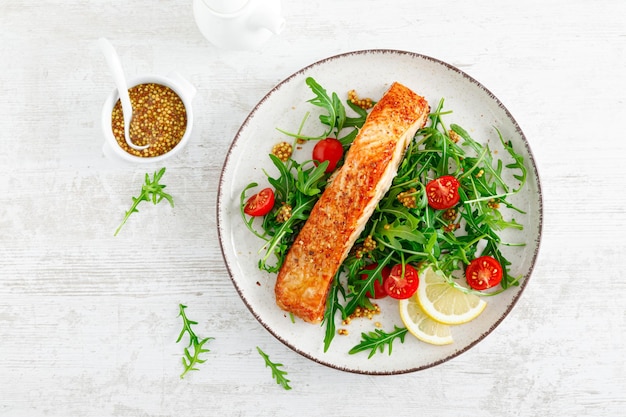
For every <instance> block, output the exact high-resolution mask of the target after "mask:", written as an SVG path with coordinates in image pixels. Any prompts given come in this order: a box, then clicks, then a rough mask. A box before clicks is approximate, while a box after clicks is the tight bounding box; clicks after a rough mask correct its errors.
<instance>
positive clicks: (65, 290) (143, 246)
mask: <svg viewBox="0 0 626 417" xmlns="http://www.w3.org/2000/svg"><path fill="white" fill-rule="evenodd" d="M283 11H284V16H285V18H286V20H287V27H286V29H285V30H284V32H283V33H282V34H281V35H280V36H278V37H275V38H273V39H271V40H270V41H269V42H268V43H266V44H265V45H264V46H263V47H262V48H261V49H260V50H257V51H252V52H232V51H224V50H219V49H217V48H215V47H213V46H212V45H211V44H210V43H208V42H207V41H206V40H205V39H204V38H203V37H202V35H201V34H200V32H199V31H198V29H197V28H196V26H195V23H194V20H193V15H192V7H191V0H187V1H176V0H173V1H167V2H165V1H161V2H155V1H147V0H136V1H132V2H128V1H119V0H114V1H108V2H105V1H95V2H94V1H84V0H81V1H74V2H59V1H51V0H46V1H40V2H21V1H17V0H5V1H3V2H1V3H0V27H1V29H0V30H1V32H0V36H1V38H0V89H1V91H2V100H0V115H1V116H0V174H1V175H0V195H1V203H0V415H2V416H39V415H45V416H68V415H75V416H166V415H167V416H169V415H192V414H193V415H210V416H227V415H256V416H260V415H263V416H279V415H280V416H282V415H285V416H286V415H302V416H314V415H345V416H361V415H364V414H366V413H367V414H370V415H414V414H415V413H419V414H420V415H439V416H477V415H484V416H504V415H512V416H544V415H546V416H557V415H558V416H577V415H580V416H583V415H584V416H618V415H625V413H626V412H625V411H624V410H625V409H626V365H625V354H626V348H625V346H624V342H625V340H624V334H625V333H626V302H625V301H624V300H625V296H626V278H625V274H624V270H625V269H626V256H625V253H626V240H625V239H624V235H625V233H626V209H625V204H626V195H625V194H624V155H625V154H626V140H625V134H624V129H623V121H624V120H625V118H626V102H625V100H624V97H625V94H626V24H625V23H626V20H625V16H626V3H624V2H622V1H619V0H598V1H584V0H567V1H565V0H554V1H549V2H546V1H544V0H529V1H523V2H520V1H517V2H512V1H503V2H502V1H501V2H498V1H488V0H477V1H471V2H468V1H458V0H450V1H443V2H415V1H411V0H393V1H386V2H363V1H358V0H344V1H331V0H311V1H308V2H306V3H305V2H283ZM101 36H106V37H107V38H109V39H110V40H111V41H112V42H113V43H114V45H115V46H116V48H117V49H118V52H119V54H120V56H121V58H122V60H123V61H124V65H125V69H126V73H127V74H128V75H139V74H144V73H156V74H166V73H168V72H170V71H173V70H176V71H179V72H180V73H181V74H183V75H184V76H186V77H187V78H188V79H189V80H190V81H191V82H192V83H193V84H194V85H195V86H196V87H197V88H198V97H197V100H196V107H195V112H196V124H195V127H194V129H195V132H194V138H193V139H192V141H191V143H190V144H189V146H188V147H187V148H186V149H185V151H184V152H183V153H182V154H181V156H180V157H178V158H176V159H175V160H172V161H171V162H170V161H168V162H167V164H166V166H167V168H168V171H167V173H166V177H165V181H164V182H165V183H166V184H167V186H168V189H167V190H168V191H170V192H171V193H172V194H173V195H174V196H175V202H176V206H175V207H174V208H171V207H169V206H168V205H166V204H159V205H158V206H152V205H147V204H146V205H144V206H143V207H140V212H139V213H138V214H135V215H133V216H132V217H131V220H130V221H129V222H128V223H127V225H126V226H125V227H124V229H122V233H120V235H118V236H117V237H113V231H114V230H115V228H116V227H117V225H118V223H119V221H120V220H121V216H122V215H123V213H124V211H125V210H127V209H128V207H129V204H130V202H131V200H130V197H131V196H132V195H135V194H136V192H137V191H138V190H139V187H140V186H141V183H142V181H143V175H144V173H146V172H151V171H152V170H154V169H156V168H159V167H154V166H149V167H142V166H135V165H119V164H114V163H112V162H111V161H110V160H109V159H106V158H105V157H104V156H103V155H102V152H101V147H102V140H103V139H102V134H101V131H100V128H99V122H98V119H99V116H100V110H101V106H102V104H103V102H104V100H105V98H106V96H107V94H109V92H110V91H111V89H112V88H113V86H112V79H111V77H110V73H109V71H108V69H107V68H106V66H105V63H104V60H103V58H102V55H101V53H100V51H99V50H98V48H97V46H96V42H95V41H96V39H97V38H98V37H101ZM373 48H391V49H401V50H407V51H413V52H418V53H422V54H425V55H429V56H432V57H435V58H438V59H441V60H443V61H446V62H448V63H450V64H452V65H455V66H457V67H459V68H460V69H462V70H464V71H465V72H467V73H468V74H470V75H471V76H472V77H474V78H476V79H477V80H478V81H480V82H482V83H483V84H484V85H485V86H487V88H489V89H490V90H491V91H492V92H493V93H494V94H495V95H496V96H497V97H498V98H499V99H500V100H501V101H502V102H503V103H504V104H505V105H506V106H507V107H508V109H509V110H510V111H511V112H512V114H513V115H514V116H515V118H516V120H517V121H518V122H519V124H520V125H521V127H522V129H523V130H524V132H525V134H526V136H527V138H528V140H529V142H530V144H531V146H532V149H533V152H534V155H535V158H536V161H537V163H538V166H539V171H540V177H541V180H542V187H543V196H544V234H543V240H542V247H541V252H540V256H539V260H538V263H537V265H536V267H535V271H534V274H533V277H532V279H531V281H530V284H529V285H528V287H527V289H526V291H525V293H524V295H523V296H522V298H521V300H520V301H519V303H518V304H517V306H516V307H515V309H514V310H513V311H512V313H511V314H510V315H509V316H508V317H507V318H506V320H504V322H503V323H502V324H501V325H500V326H499V327H498V328H497V329H496V331H495V332H493V333H492V334H491V335H489V336H488V337H487V338H486V339H485V340H484V341H482V342H481V343H480V344H478V345H477V346H476V347H474V348H472V349H471V350H469V351H468V352H466V353H464V354H462V355H461V356H459V357H457V358H455V359H453V360H451V361H448V362H446V363H444V364H442V365H439V366H436V367H434V368H430V369H427V370H425V371H421V372H417V373H410V374H405V375H398V376H385V377H374V376H365V375H357V374H350V373H345V372H341V371H337V370H334V369H331V368H327V367H324V366H322V365H319V364H317V363H314V362H311V361H309V360H307V359H305V358H304V357H301V356H300V355H299V354H297V353H295V352H293V351H291V350H290V349H289V348H287V347H285V346H284V345H283V344H281V343H280V342H278V341H277V340H276V339H274V338H273V336H271V335H270V334H269V333H268V332H267V331H266V330H265V329H264V328H263V327H262V326H261V325H260V324H259V323H258V322H257V321H256V320H255V319H254V317H253V316H252V315H251V314H250V312H249V311H248V309H247V308H246V307H245V305H244V303H243V302H242V301H241V300H240V298H239V297H238V295H237V292H236V291H235V289H234V287H233V285H232V283H231V281H230V279H229V277H228V275H227V272H226V268H225V267H224V265H223V261H222V256H221V253H220V249H219V244H218V241H217V231H216V220H215V219H216V214H215V205H216V197H217V182H218V178H219V175H220V169H221V166H222V163H223V161H224V158H225V156H226V151H227V148H228V146H229V144H230V141H231V140H232V138H233V136H234V135H235V133H236V131H237V129H238V127H239V126H240V124H241V123H242V121H243V120H244V119H245V117H246V115H247V114H248V112H249V111H250V110H251V109H252V108H253V107H254V105H255V104H256V103H257V102H258V101H259V100H260V99H261V98H262V97H263V95H264V94H265V93H266V92H267V91H268V90H269V89H270V88H271V87H273V86H274V85H275V84H277V83H278V82H280V81H281V80H282V79H284V78H285V77H287V76H289V75H290V74H292V73H293V72H294V71H297V70H298V69H300V68H302V67H304V66H306V65H308V64H310V63H312V62H315V61H317V60H319V59H322V58H325V57H327V56H330V55H334V54H337V53H341V52H347V51H351V50H358V49H373ZM179 303H183V304H185V305H187V306H188V309H187V313H188V314H189V316H190V317H191V318H192V319H194V320H196V321H198V322H199V324H198V325H197V326H196V330H197V332H198V333H199V334H200V335H206V336H212V337H214V338H215V339H214V340H213V341H211V342H210V344H209V348H210V349H211V352H210V353H209V354H208V355H207V359H208V360H207V362H206V363H205V364H203V365H200V370H199V371H197V372H192V373H191V374H188V376H187V377H185V379H182V380H181V379H180V378H179V375H180V373H181V371H182V366H181V364H180V358H181V353H182V348H183V346H182V345H181V344H180V343H179V344H176V343H175V341H176V338H177V336H178V332H179V330H180V318H179V317H177V315H178V304H179ZM256 346H259V347H261V348H262V349H263V350H264V351H265V352H266V353H268V354H269V355H270V357H271V358H272V359H273V360H274V361H276V362H281V363H283V364H284V365H285V369H286V370H288V372H289V375H288V377H289V378H290V379H291V385H292V387H293V389H292V390H291V391H285V390H283V389H282V388H281V387H279V386H278V385H276V383H275V382H274V381H273V380H272V378H271V374H270V370H269V369H268V368H265V366H264V363H263V362H262V360H261V358H260V357H259V355H258V354H257V352H256Z"/></svg>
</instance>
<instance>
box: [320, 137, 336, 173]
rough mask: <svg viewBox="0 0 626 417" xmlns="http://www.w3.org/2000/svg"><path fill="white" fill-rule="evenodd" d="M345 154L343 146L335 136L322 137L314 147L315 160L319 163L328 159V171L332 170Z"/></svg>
mask: <svg viewBox="0 0 626 417" xmlns="http://www.w3.org/2000/svg"><path fill="white" fill-rule="evenodd" d="M342 156H343V146H341V142H339V141H338V140H337V139H335V138H326V139H322V140H320V141H319V142H317V143H316V144H315V147H314V148H313V160H314V161H316V162H317V163H322V162H324V161H328V166H327V167H326V172H332V171H334V170H335V167H336V166H337V162H339V160H340V159H341V157H342Z"/></svg>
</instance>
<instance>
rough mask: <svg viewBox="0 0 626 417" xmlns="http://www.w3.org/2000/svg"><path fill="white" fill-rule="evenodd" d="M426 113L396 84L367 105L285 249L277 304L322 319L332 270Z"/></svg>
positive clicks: (419, 102) (385, 188)
mask: <svg viewBox="0 0 626 417" xmlns="http://www.w3.org/2000/svg"><path fill="white" fill-rule="evenodd" d="M429 111H430V108H429V106H428V103H427V101H426V100H425V99H424V98H423V97H421V96H419V95H417V94H416V93H414V92H413V91H411V90H410V89H408V88H407V87H405V86H403V85H402V84H399V83H393V84H392V86H391V87H390V88H389V90H387V92H386V93H385V94H384V95H383V97H382V98H381V99H380V101H379V102H378V103H377V104H376V105H375V106H374V107H373V108H372V110H371V111H370V114H369V115H368V117H367V120H366V121H365V123H364V125H363V127H362V128H361V130H360V131H359V133H358V135H357V137H356V138H355V139H354V141H353V143H352V146H351V147H350V149H349V151H348V152H347V154H346V158H345V161H344V165H343V166H342V167H341V168H340V169H339V171H338V172H336V173H335V178H334V179H333V181H332V182H331V183H329V185H328V186H327V187H326V189H325V190H324V192H323V193H322V195H321V196H320V199H319V200H318V201H317V203H316V204H315V206H314V207H313V210H312V211H311V215H310V216H309V218H308V220H307V221H306V223H305V224H304V226H303V227H302V230H301V231H300V233H299V234H298V236H297V238H296V239H295V241H294V243H293V245H292V246H291V248H290V249H289V252H288V253H287V256H286V258H285V261H284V263H283V265H282V267H281V269H280V271H279V273H278V277H277V279H276V286H275V293H276V303H277V304H278V306H279V307H280V308H282V309H283V310H286V311H288V312H291V313H293V314H294V315H296V316H298V317H300V318H301V319H303V320H305V321H307V322H310V323H319V322H320V321H321V320H322V318H323V316H324V309H325V307H326V298H327V295H328V291H329V289H330V285H331V283H332V281H333V278H334V276H335V274H336V273H337V271H338V269H339V267H340V266H341V264H342V262H343V261H344V260H345V258H346V257H347V256H348V253H349V251H350V249H351V248H352V245H353V244H354V242H355V241H356V239H357V238H358V237H359V235H360V234H361V232H362V231H363V229H364V228H365V224H366V223H367V221H368V219H369V218H370V216H371V215H372V213H373V211H374V208H375V207H376V205H377V204H378V202H379V201H380V199H381V198H382V197H383V196H384V195H385V193H386V192H387V191H388V190H389V187H390V186H391V182H392V180H393V178H394V177H395V175H396V173H397V170H398V165H399V164H400V161H401V160H402V158H403V156H404V152H405V151H406V148H407V146H408V144H409V143H410V141H411V139H413V136H414V135H415V132H416V131H417V130H418V129H420V128H421V127H423V126H424V125H425V124H426V120H427V119H428V114H429Z"/></svg>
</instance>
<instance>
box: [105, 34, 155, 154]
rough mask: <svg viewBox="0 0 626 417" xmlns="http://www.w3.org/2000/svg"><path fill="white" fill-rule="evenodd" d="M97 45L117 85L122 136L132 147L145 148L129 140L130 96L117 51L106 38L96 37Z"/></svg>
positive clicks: (131, 114)
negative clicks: (122, 127)
mask: <svg viewBox="0 0 626 417" xmlns="http://www.w3.org/2000/svg"><path fill="white" fill-rule="evenodd" d="M98 45H99V46H100V49H101V50H102V53H103V54H104V58H105V59H106V61H107V65H108V66H109V69H110V70H111V73H112V74H113V81H114V82H115V86H116V87H117V93H118V95H119V97H120V101H121V103H122V112H123V114H124V138H125V139H126V143H127V144H128V146H130V147H131V148H133V149H138V150H141V149H146V148H147V147H148V146H149V145H146V146H137V145H135V144H134V143H132V141H131V140H130V120H131V119H132V117H133V106H132V104H131V102H130V96H129V95H128V86H127V85H126V78H125V77H124V70H123V68H122V62H121V61H120V59H119V57H118V55H117V52H115V48H113V45H112V44H111V42H109V40H108V39H106V38H100V39H98Z"/></svg>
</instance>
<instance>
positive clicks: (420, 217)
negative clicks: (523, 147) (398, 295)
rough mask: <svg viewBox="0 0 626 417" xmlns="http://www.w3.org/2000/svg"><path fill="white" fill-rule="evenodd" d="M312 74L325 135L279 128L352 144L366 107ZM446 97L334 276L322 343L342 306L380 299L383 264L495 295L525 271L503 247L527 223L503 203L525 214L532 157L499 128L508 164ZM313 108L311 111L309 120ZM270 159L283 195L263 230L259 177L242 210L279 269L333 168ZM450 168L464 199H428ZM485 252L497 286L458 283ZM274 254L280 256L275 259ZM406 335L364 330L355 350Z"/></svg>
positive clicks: (265, 265) (265, 259) (263, 264)
mask: <svg viewBox="0 0 626 417" xmlns="http://www.w3.org/2000/svg"><path fill="white" fill-rule="evenodd" d="M306 83H307V85H308V86H309V87H310V88H311V90H312V91H313V93H314V94H315V98H313V99H311V100H309V102H310V103H311V104H313V105H315V106H319V107H321V108H323V109H324V110H325V111H326V114H323V115H322V116H320V118H319V121H320V122H321V123H322V125H324V126H325V131H324V133H323V134H322V135H321V136H319V137H303V136H302V135H300V131H301V130H302V126H301V127H300V131H299V132H297V133H288V132H285V131H282V130H281V132H283V133H285V134H287V135H288V136H290V137H292V138H294V144H295V140H296V139H304V140H318V139H322V138H325V137H326V136H327V135H333V134H334V135H335V136H336V137H337V139H339V140H340V141H341V142H342V145H343V146H344V150H345V149H347V148H348V147H349V146H350V144H351V143H352V140H353V139H354V138H355V137H356V134H357V133H358V129H359V128H360V127H361V126H362V125H363V123H364V122H365V119H366V117H367V111H365V110H363V109H361V108H359V107H358V106H356V105H354V104H352V103H351V102H350V101H347V104H348V106H349V107H350V108H351V109H352V110H353V111H354V112H355V113H356V115H357V116H356V117H348V116H347V115H346V109H345V107H344V105H343V104H342V103H341V101H340V100H339V99H338V96H337V94H336V93H332V95H330V96H329V95H328V93H327V92H326V90H325V89H324V88H322V87H321V86H320V85H319V84H317V82H315V80H313V79H312V78H310V77H309V78H307V79H306ZM443 106H444V100H443V99H441V100H440V101H439V103H438V105H437V106H436V108H435V109H434V110H433V111H432V112H431V114H430V116H429V119H430V123H428V125H427V126H426V127H424V128H422V129H420V130H419V131H418V132H417V133H416V135H415V137H414V140H413V141H412V142H411V143H410V145H409V147H408V149H407V151H406V153H405V157H404V159H403V160H402V162H401V164H400V166H399V169H398V173H397V176H396V177H395V178H394V180H393V183H392V186H391V187H390V189H389V191H388V192H387V194H386V195H385V196H384V198H383V199H382V200H381V201H380V202H379V204H378V206H377V208H376V209H375V211H374V213H373V215H372V216H371V218H370V219H369V221H368V222H367V224H366V227H365V230H364V232H363V233H362V234H361V236H360V237H359V238H358V239H357V241H356V243H355V245H354V247H353V250H352V251H351V252H350V254H349V255H348V257H347V258H346V260H345V261H344V262H343V265H342V267H341V268H340V270H339V271H338V273H337V275H336V277H335V279H334V280H333V283H332V286H331V289H330V291H329V295H328V301H327V305H326V312H325V315H324V320H323V324H324V325H326V332H325V337H324V351H326V350H328V348H329V346H330V344H331V341H332V339H333V337H334V335H335V334H336V325H335V319H336V317H337V315H340V316H341V317H342V319H345V318H346V317H349V316H350V315H351V314H352V313H353V312H354V311H355V309H356V308H357V307H364V308H372V303H371V301H370V299H369V298H368V297H367V293H368V292H370V293H371V294H373V291H374V281H375V280H376V279H382V278H380V277H381V274H380V272H381V271H382V269H383V268H384V267H385V266H386V265H389V266H391V265H394V264H402V265H405V264H409V263H410V264H415V265H417V264H420V263H423V262H428V263H430V264H431V265H432V266H433V267H434V268H435V269H437V270H441V271H442V272H443V274H444V276H445V277H446V279H447V280H448V281H449V283H450V285H453V286H455V287H457V288H459V289H460V290H462V291H464V292H473V293H476V294H479V295H481V296H485V295H489V296H492V295H495V294H498V293H500V292H502V291H505V290H506V289H507V288H509V287H511V286H515V285H518V284H519V283H518V281H519V279H520V278H521V277H515V276H512V275H511V274H510V272H509V267H510V265H511V262H510V261H509V260H508V259H507V258H506V256H505V255H504V254H503V253H502V248H503V247H505V246H522V245H523V244H521V243H514V242H506V241H503V240H502V238H501V237H500V232H501V231H502V230H504V229H514V230H520V229H522V225H521V224H520V223H518V222H517V221H516V220H515V219H514V218H510V219H509V218H505V217H504V215H503V213H502V212H501V211H500V207H506V208H507V209H508V212H507V213H515V214H517V215H523V214H525V213H524V211H523V210H522V209H521V208H519V207H516V206H515V205H514V204H513V203H512V202H511V201H510V197H511V196H513V195H515V194H516V193H518V192H519V191H520V190H521V189H522V188H523V186H524V184H525V182H526V175H527V171H526V167H525V166H524V159H523V157H522V156H521V155H520V154H518V153H517V152H516V151H515V150H514V148H513V146H512V143H511V142H510V141H507V140H506V139H505V138H504V137H503V136H502V134H501V132H500V131H499V130H498V129H497V128H495V129H494V130H495V134H496V136H497V139H498V141H499V142H500V143H501V145H502V147H503V148H504V150H505V151H506V154H507V155H508V158H507V159H508V160H509V162H508V163H505V162H504V161H503V160H502V159H499V158H497V157H496V154H495V153H494V152H493V151H492V150H491V149H490V147H489V145H488V144H481V143H479V142H477V141H475V140H474V139H473V138H472V137H471V136H470V134H469V133H468V132H467V131H466V130H465V129H463V128H462V127H461V126H459V125H456V124H450V125H449V126H448V125H447V124H446V122H444V117H446V118H447V117H448V116H449V115H450V114H451V113H452V112H450V111H444V109H443ZM306 117H308V115H307V116H305V120H306ZM303 123H304V122H303ZM345 132H347V133H345ZM341 135H343V136H341ZM340 136H341V138H340ZM344 154H345V153H344ZM270 158H271V160H272V162H273V164H274V166H275V167H276V171H277V173H278V176H273V175H275V174H270V173H268V172H265V174H266V175H267V177H268V181H269V182H270V184H271V185H272V186H273V187H274V188H275V191H276V203H275V205H274V208H273V210H272V211H270V213H268V214H267V215H265V216H264V217H263V220H262V223H261V229H262V231H259V230H258V229H257V228H255V223H254V218H247V216H246V215H245V214H244V212H243V206H244V204H245V201H246V193H247V192H248V191H249V190H250V189H252V188H254V187H256V186H257V184H256V183H251V184H249V185H248V186H247V187H245V189H244V190H243V191H242V193H241V207H242V211H241V215H242V218H243V220H244V221H245V223H246V225H247V227H248V228H249V229H250V231H251V232H252V233H254V234H255V235H256V236H258V237H259V238H261V239H263V240H265V242H266V243H265V245H264V246H263V247H262V249H261V259H260V260H259V268H261V269H262V270H266V271H269V272H277V271H278V270H280V267H281V265H282V263H283V261H284V259H285V256H286V254H287V252H288V250H289V248H290V246H291V244H292V242H293V240H294V239H295V237H296V236H297V234H298V231H299V230H300V228H301V226H302V225H303V224H304V222H305V221H306V219H307V218H308V215H309V214H310V211H311V209H312V208H313V206H314V204H315V202H316V201H317V199H318V198H319V196H320V195H321V193H322V192H323V190H324V187H325V185H326V183H327V181H328V179H329V175H330V174H326V173H324V170H325V165H324V164H320V165H319V166H315V165H314V163H313V161H311V160H310V159H308V160H305V161H304V162H301V163H300V162H297V161H296V160H295V159H294V158H293V157H290V158H289V159H288V160H287V161H286V162H282V161H281V160H280V159H278V158H277V157H276V156H274V155H271V154H270ZM341 163H342V161H340V162H339V166H340V165H341ZM444 175H451V176H454V177H455V178H456V179H458V181H459V183H460V187H459V194H460V201H459V203H458V204H457V205H456V206H454V207H453V208H451V209H447V210H436V209H433V208H432V207H430V206H429V205H428V199H427V195H426V189H425V184H427V183H428V182H429V181H431V180H433V179H436V178H439V177H441V176H444ZM505 178H506V179H505ZM511 178H513V180H511ZM512 182H515V184H511V183H512ZM284 207H288V208H289V210H290V212H291V217H289V218H288V219H287V220H286V221H283V220H284V218H283V217H282V216H278V213H279V212H280V211H281V210H284ZM279 220H280V221H279ZM256 224H257V225H258V223H256ZM371 242H374V244H372V243H371ZM368 243H369V244H368ZM483 255H489V256H492V257H494V258H495V259H497V260H498V261H499V262H500V264H501V266H502V267H503V279H502V282H501V284H500V285H501V288H500V289H499V290H496V291H491V292H483V291H480V292H478V291H476V290H473V289H471V288H466V286H464V285H461V284H459V283H458V278H460V277H462V276H463V271H464V268H465V267H466V266H467V265H468V264H469V263H470V262H471V260H473V259H474V258H476V257H478V256H483ZM270 259H272V260H273V262H274V263H270ZM371 263H376V264H377V266H376V267H375V268H374V269H372V270H366V269H364V267H365V266H366V265H368V264H371ZM363 276H365V279H362V277H363ZM405 334H406V329H403V328H398V327H396V328H395V329H394V331H393V332H392V333H389V334H388V333H385V332H383V331H382V330H379V329H377V330H376V331H375V332H371V333H369V334H365V333H364V334H363V335H362V337H363V340H362V341H361V343H360V344H359V345H357V346H355V347H354V348H353V349H352V350H351V351H350V353H356V352H360V351H363V350H368V349H371V352H370V357H371V356H372V355H373V354H374V353H375V352H376V351H378V350H380V351H381V352H382V351H383V349H384V345H385V344H387V345H388V346H389V352H391V342H392V341H393V340H394V339H396V338H399V339H400V341H401V342H403V340H404V335H405Z"/></svg>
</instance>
